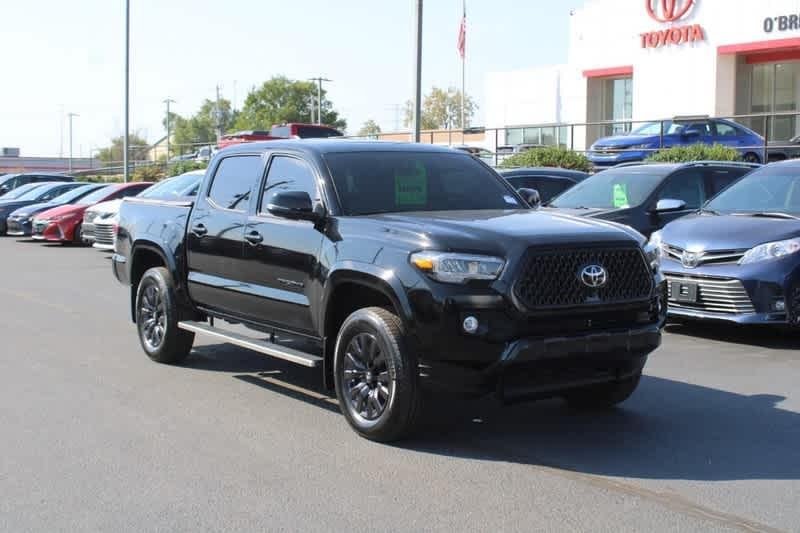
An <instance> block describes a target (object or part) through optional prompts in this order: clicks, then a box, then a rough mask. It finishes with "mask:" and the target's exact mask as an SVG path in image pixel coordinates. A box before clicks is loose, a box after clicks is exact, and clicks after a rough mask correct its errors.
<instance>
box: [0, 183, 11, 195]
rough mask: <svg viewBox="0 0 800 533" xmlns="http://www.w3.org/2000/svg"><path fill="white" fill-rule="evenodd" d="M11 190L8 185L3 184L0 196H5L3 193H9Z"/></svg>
mask: <svg viewBox="0 0 800 533" xmlns="http://www.w3.org/2000/svg"><path fill="white" fill-rule="evenodd" d="M9 190H10V189H9V187H8V185H3V186H2V187H0V196H3V195H4V194H5V193H7V192H8V191H9Z"/></svg>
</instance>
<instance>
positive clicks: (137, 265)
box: [128, 241, 178, 322]
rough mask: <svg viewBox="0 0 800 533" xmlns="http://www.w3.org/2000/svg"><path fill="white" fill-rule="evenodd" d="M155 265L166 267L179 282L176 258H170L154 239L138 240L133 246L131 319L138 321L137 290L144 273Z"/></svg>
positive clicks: (130, 273) (131, 259) (130, 271)
mask: <svg viewBox="0 0 800 533" xmlns="http://www.w3.org/2000/svg"><path fill="white" fill-rule="evenodd" d="M155 267H164V268H166V269H167V270H168V271H169V272H170V274H172V277H173V279H174V280H175V281H176V282H177V281H178V280H177V278H176V266H175V261H174V259H172V260H170V258H169V256H168V254H166V253H164V250H163V248H162V247H161V246H159V245H158V244H157V243H155V242H152V241H137V242H135V243H134V244H133V246H132V247H131V254H130V267H129V268H130V270H129V274H128V275H129V280H130V284H131V295H130V306H131V320H132V321H133V322H136V291H137V290H138V288H139V281H141V279H142V276H144V273H145V272H147V271H148V270H150V269H151V268H155Z"/></svg>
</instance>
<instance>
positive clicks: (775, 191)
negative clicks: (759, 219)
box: [704, 165, 800, 214]
mask: <svg viewBox="0 0 800 533" xmlns="http://www.w3.org/2000/svg"><path fill="white" fill-rule="evenodd" d="M704 209H706V210H709V211H716V212H718V213H723V214H732V213H744V214H751V213H792V214H800V172H797V170H795V169H792V168H789V167H786V166H783V165H781V166H776V167H771V166H770V167H764V168H761V169H758V170H754V171H753V172H751V173H750V174H747V175H746V176H745V177H744V178H742V179H740V180H739V181H737V182H736V183H734V184H733V185H731V186H730V187H729V188H728V189H725V190H724V191H722V192H721V193H719V194H718V195H717V196H715V197H714V198H712V199H711V200H710V201H709V202H708V203H707V204H706V206H705V208H704Z"/></svg>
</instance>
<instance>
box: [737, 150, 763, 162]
mask: <svg viewBox="0 0 800 533" xmlns="http://www.w3.org/2000/svg"><path fill="white" fill-rule="evenodd" d="M742 159H744V160H745V161H746V162H748V163H761V158H760V157H758V154H754V153H753V152H747V153H746V154H744V157H742Z"/></svg>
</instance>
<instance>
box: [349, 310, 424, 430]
mask: <svg viewBox="0 0 800 533" xmlns="http://www.w3.org/2000/svg"><path fill="white" fill-rule="evenodd" d="M334 357H335V359H334V381H335V383H336V396H337V397H338V399H339V408H340V409H341V411H342V414H344V416H345V418H346V419H347V422H348V423H349V424H350V426H351V427H352V428H353V429H354V430H355V431H356V432H357V433H358V434H359V435H361V436H362V437H365V438H367V439H369V440H373V441H377V442H391V441H395V440H399V439H402V438H404V437H407V436H409V435H410V434H411V433H412V432H413V431H414V430H415V429H416V427H417V425H418V423H419V420H420V415H421V411H422V409H421V404H422V391H421V390H420V388H419V383H418V379H417V374H418V370H417V368H418V367H417V358H416V355H415V354H414V353H413V352H412V351H411V350H410V349H409V347H408V344H407V343H406V342H405V335H404V332H403V326H402V323H401V322H400V319H399V318H398V317H397V315H395V314H394V313H392V312H390V311H387V310H386V309H383V308H380V307H368V308H365V309H359V310H358V311H355V312H354V313H353V314H351V315H350V316H349V317H347V319H346V320H345V321H344V323H343V324H342V327H341V328H340V329H339V333H338V336H337V339H336V349H335V354H334Z"/></svg>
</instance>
